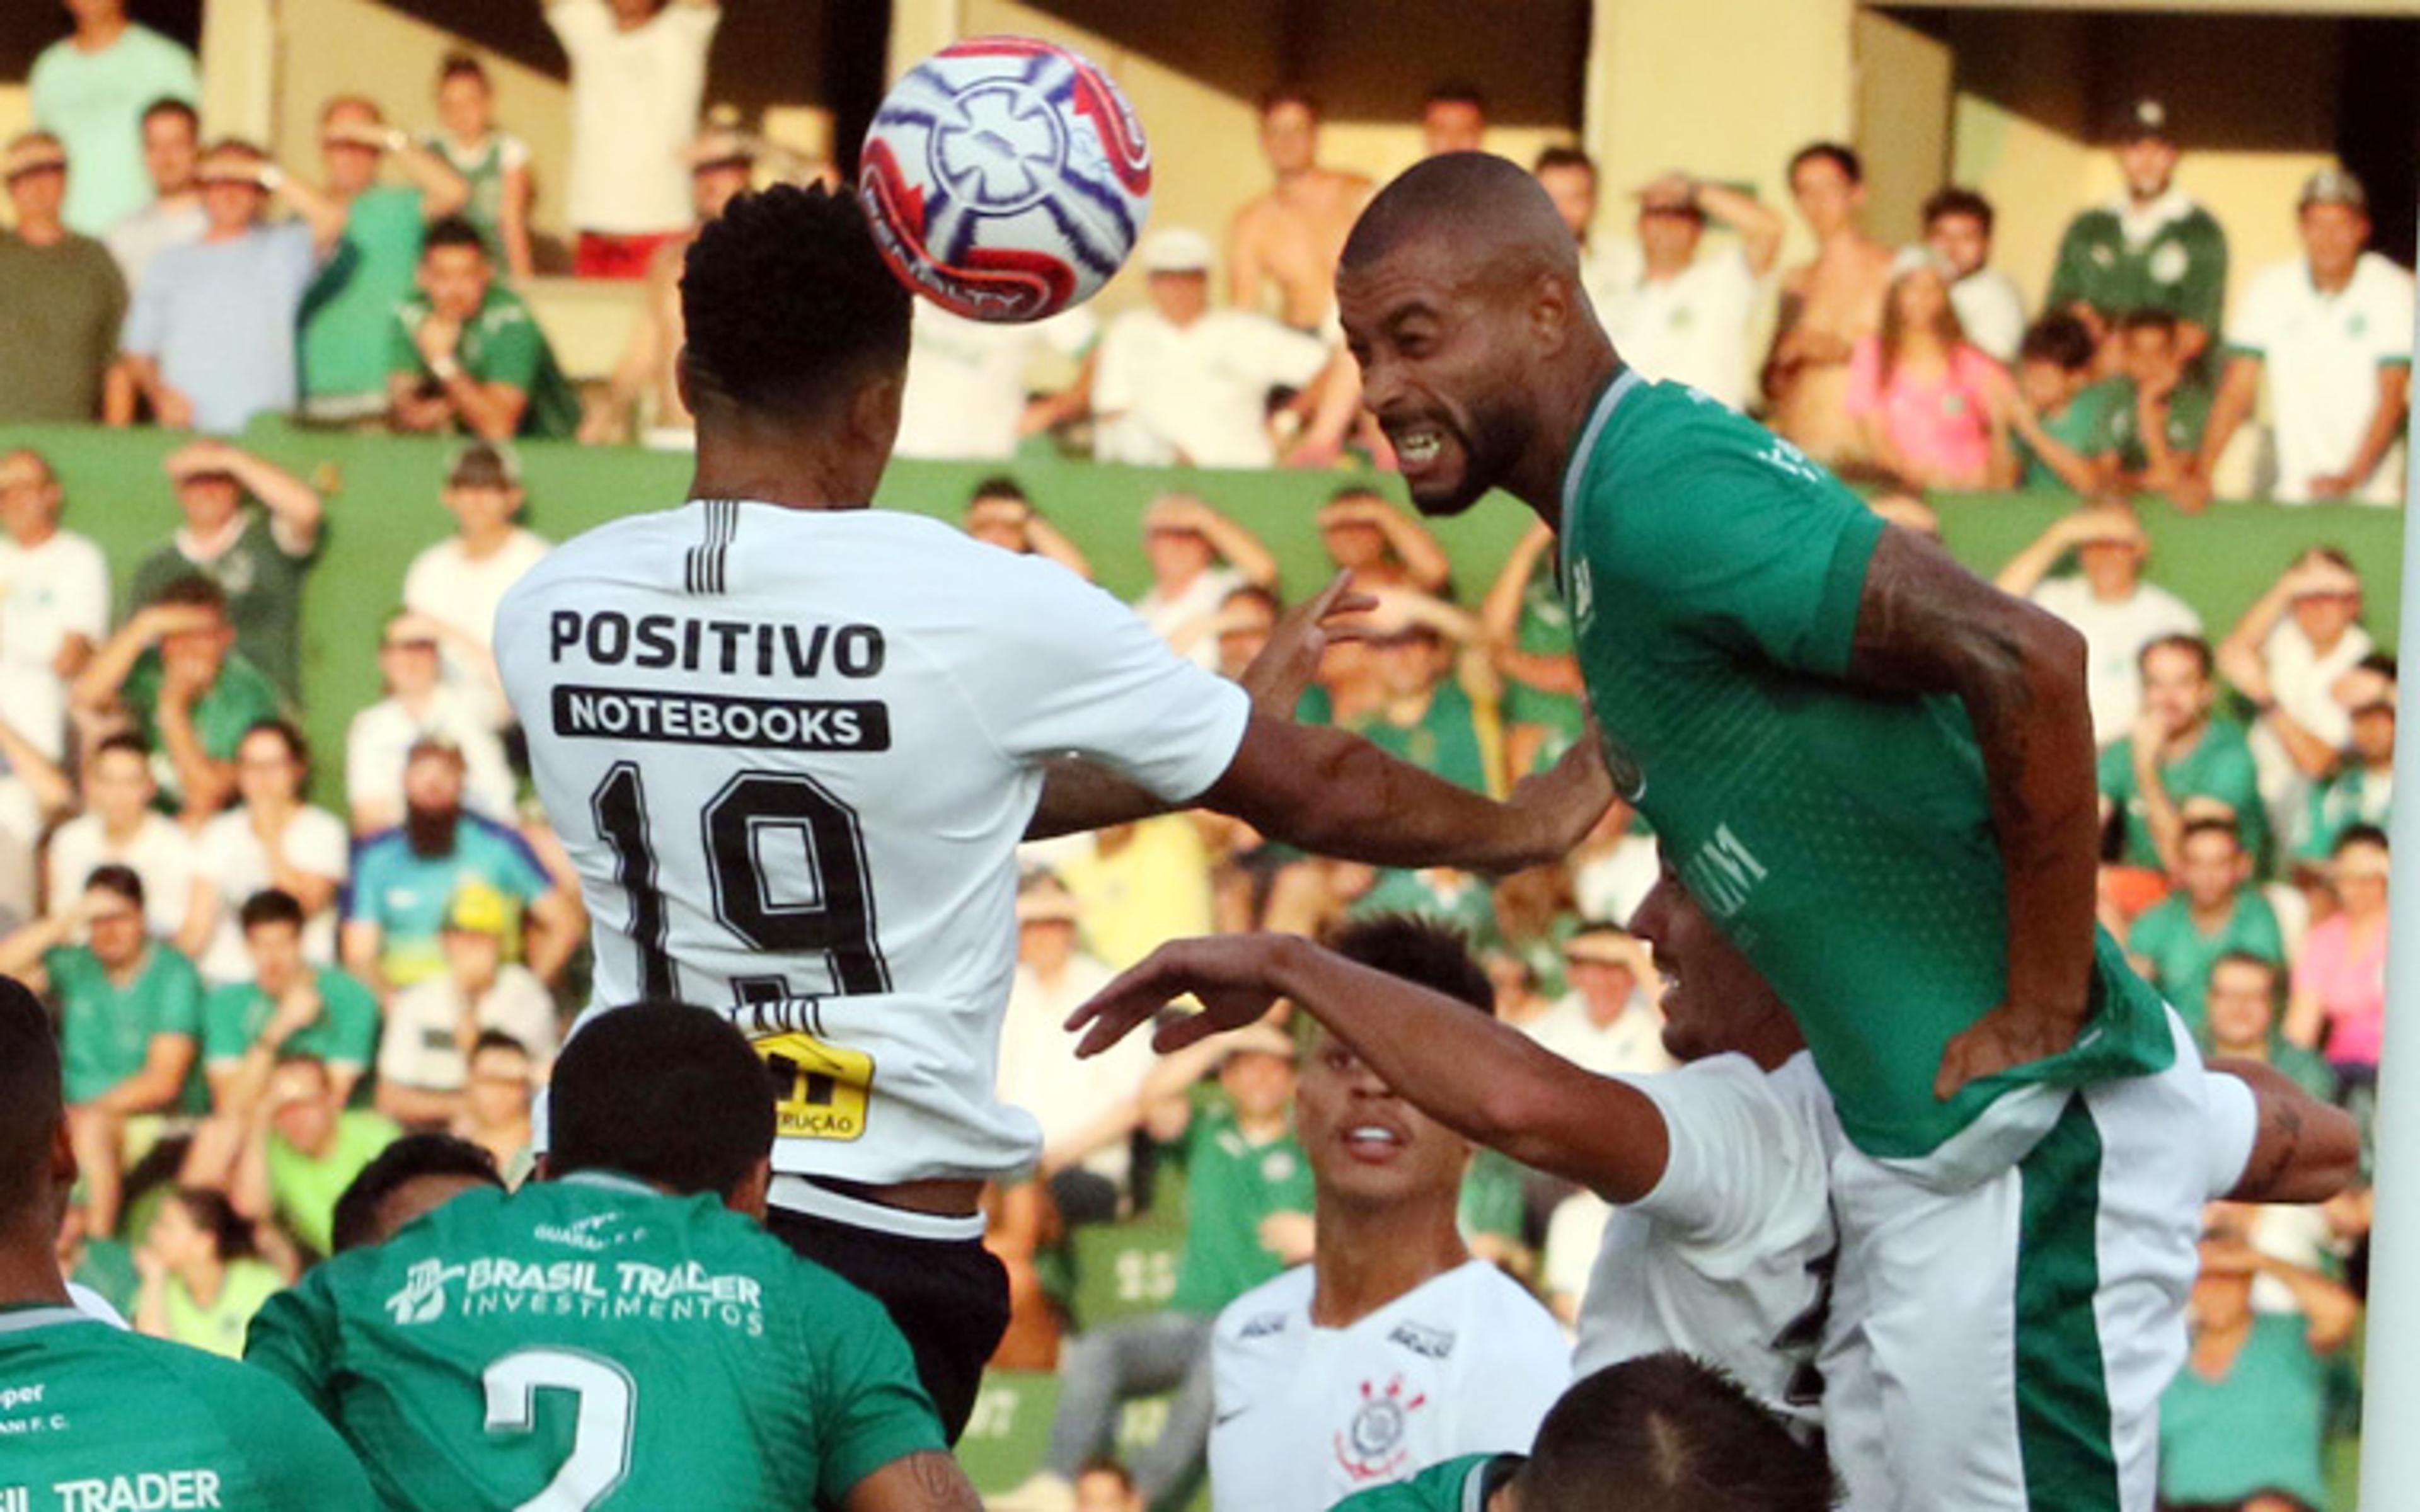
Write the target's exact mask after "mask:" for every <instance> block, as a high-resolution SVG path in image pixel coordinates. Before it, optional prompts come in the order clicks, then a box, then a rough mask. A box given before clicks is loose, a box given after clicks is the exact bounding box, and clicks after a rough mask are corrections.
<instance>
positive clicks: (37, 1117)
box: [0, 978, 371, 1512]
mask: <svg viewBox="0 0 2420 1512" xmlns="http://www.w3.org/2000/svg"><path fill="white" fill-rule="evenodd" d="M75 1179H76V1163H75V1153H74V1149H73V1147H72V1146H71V1145H70V1142H69V1138H68V1127H67V1110H66V1105H65V1103H64V1101H63V1094H62V1090H61V1087H60V1077H59V1054H58V1041H57V1040H56V1038H55V1037H54V1034H53V1032H52V1029H51V1023H50V1018H49V1015H48V1014H46V1013H45V1012H43V1011H42V1005H41V1004H40V1003H39V1002H38V1001H36V1000H35V998H34V995H33V994H31V993H29V992H27V991H26V990H25V989H24V988H23V986H22V985H20V984H19V983H17V982H16V981H14V980H9V979H7V978H0V1512H37V1509H40V1512H52V1509H57V1512H101V1509H103V1508H116V1507H130V1508H132V1507H163V1508H164V1507H193V1508H211V1507H225V1508H237V1507H243V1508H256V1509H260V1512H289V1509H290V1512H320V1509H322V1508H330V1509H350V1508H358V1507H367V1506H369V1505H370V1504H371V1503H370V1490H369V1485H368V1483H367V1482H366V1481H365V1480H364V1479H363V1478H362V1471H361V1467H360V1466H359V1465H358V1464H356V1463H354V1461H353V1457H352V1456H351V1455H350V1454H349V1453H348V1452H347V1451H346V1449H345V1445H344V1443H343V1442H342V1441H341V1440H339V1439H338V1438H337V1437H336V1435H335V1434H334V1433H333V1432H331V1431H329V1428H328V1426H327V1425H326V1424H325V1423H322V1422H320V1421H319V1420H318V1418H317V1417H315V1416H313V1415H312V1413H311V1412H310V1410H309V1409H308V1408H307V1407H305V1406H304V1405H303V1404H302V1402H301V1401H299V1400H297V1399H296V1398H295V1396H294V1394H293V1393H292V1392H290V1391H288V1390H287V1389H286V1388H285V1387H284V1386H282V1385H280V1384H278V1383H277V1382H276V1381H271V1380H270V1379H269V1378H267V1377H266V1376H263V1375H261V1374H260V1373H259V1372H258V1371H256V1370H248V1369H246V1368H244V1367H243V1366H242V1365H238V1364H236V1363H235V1362H234V1361H232V1360H223V1359H220V1358H219V1357H218V1356H216V1355H211V1354H205V1353H203V1352H202V1351H201V1350H190V1349H187V1348H185V1347H184V1346H182V1345H178V1344H171V1343H168V1342H167V1341H165V1340H163V1339H153V1338H145V1337H143V1336H142V1335H135V1334H130V1333H126V1332H124V1331H123V1330H122V1329H119V1328H115V1327H112V1326H111V1325H109V1324H107V1323H104V1322H101V1321H98V1320H96V1319H92V1318H89V1317H87V1316H85V1314H83V1313H81V1312H79V1311H77V1310H76V1309H75V1307H74V1306H73V1305H72V1304H70V1302H69V1300H68V1289H67V1284H66V1282H65V1281H63V1280H62V1279H61V1278H60V1275H59V1262H58V1256H57V1254H56V1252H55V1250H54V1248H53V1245H54V1241H55V1240H56V1237H57V1235H58V1231H59V1222H60V1219H61V1217H62V1216H63V1215H64V1214H65V1213H66V1211H67V1206H68V1194H69V1192H70V1189H71V1188H72V1187H73V1186H74V1185H75Z"/></svg>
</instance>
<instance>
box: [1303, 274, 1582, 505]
mask: <svg viewBox="0 0 2420 1512" xmlns="http://www.w3.org/2000/svg"><path fill="white" fill-rule="evenodd" d="M1456 261H1457V259H1456V258H1455V257H1454V255H1452V253H1451V252H1450V250H1449V248H1448V247H1446V246H1444V245H1442V244H1440V242H1438V241H1436V240H1428V239H1412V240H1406V241H1404V242H1402V243H1399V244H1398V245H1397V246H1396V247H1394V248H1393V249H1392V250H1391V251H1389V252H1388V253H1387V254H1386V255H1384V256H1381V257H1378V258H1376V259H1374V260H1373V261H1371V262H1369V263H1367V264H1364V265H1361V266H1358V267H1345V268H1342V269H1339V270H1338V271H1337V274H1336V297H1337V304H1338V308H1339V311H1340V313H1341V315H1342V319H1343V322H1344V340H1345V344H1346V346H1347V347H1350V348H1351V350H1352V352H1353V360H1354V361H1355V362H1356V363H1359V364H1360V367H1361V402H1362V403H1363V404H1365V405H1367V406H1369V408H1370V411H1371V413H1373V414H1374V415H1376V416H1377V417H1378V424H1379V425H1380V426H1381V427H1382V428H1383V429H1384V430H1385V431H1386V433H1387V440H1388V443H1389V444H1391V445H1392V446H1393V447H1394V448H1395V455H1396V458H1397V460H1398V462H1399V464H1400V465H1401V467H1402V469H1403V473H1404V484H1405V486H1407V487H1409V489H1410V490H1411V495H1412V502H1413V503H1414V504H1415V505H1417V506H1419V511H1420V513H1421V514H1423V515H1431V516H1441V515H1459V514H1461V513H1462V512H1463V511H1464V510H1466V509H1468V508H1469V507H1470V506H1471V505H1472V504H1473V503H1475V502H1477V501H1478V500H1479V497H1480V496H1481V494H1484V493H1485V492H1487V490H1488V489H1490V488H1492V487H1494V486H1497V484H1498V483H1500V482H1501V481H1503V478H1504V476H1505V474H1506V472H1507V471H1509V470H1510V468H1511V467H1512V462H1513V460H1514V458H1516V457H1517V456H1518V455H1520V453H1521V450H1522V448H1523V446H1524V445H1525V444H1527V437H1528V430H1529V427H1528V424H1527V423H1526V415H1527V411H1528V398H1529V390H1530V388H1531V387H1532V385H1533V384H1534V383H1535V382H1536V374H1535V372H1534V371H1533V370H1532V368H1531V364H1530V362H1529V356H1530V354H1529V352H1528V346H1529V344H1530V341H1529V329H1528V313H1529V312H1528V309H1527V307H1526V301H1523V300H1522V299H1521V298H1519V297H1518V294H1517V292H1515V291H1512V290H1508V289H1506V288H1503V287H1502V286H1500V283H1501V281H1493V282H1491V281H1490V280H1488V279H1486V278H1484V277H1482V276H1481V275H1480V274H1479V273H1478V271H1477V270H1474V269H1472V268H1471V267H1470V265H1469V264H1468V262H1467V261H1466V260H1464V261H1462V262H1461V266H1459V267H1457V266H1455V263H1456Z"/></svg>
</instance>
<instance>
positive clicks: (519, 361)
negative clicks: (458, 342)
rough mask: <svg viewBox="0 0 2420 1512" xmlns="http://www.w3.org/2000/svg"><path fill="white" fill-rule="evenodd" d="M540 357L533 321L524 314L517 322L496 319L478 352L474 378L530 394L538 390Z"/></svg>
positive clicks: (540, 346) (539, 340) (541, 345)
mask: <svg viewBox="0 0 2420 1512" xmlns="http://www.w3.org/2000/svg"><path fill="white" fill-rule="evenodd" d="M543 353H544V341H543V339H542V338H541V337H540V336H539V334H538V329H537V322H536V321H535V320H533V319H531V318H530V317H529V316H527V315H526V314H524V315H522V316H520V318H518V319H511V318H506V319H499V320H497V321H495V323H494V325H493V327H492V328H491V329H490V330H489V333H488V339H487V341H486V343H485V344H484V345H483V346H482V347H480V349H479V365H478V370H477V372H476V373H475V374H473V377H475V378H478V379H479V381H481V382H482V383H508V384H510V385H512V386H513V387H514V388H516V389H519V390H520V391H521V393H531V392H532V391H534V390H535V388H536V387H537V375H538V368H539V366H540V365H541V359H542V356H543Z"/></svg>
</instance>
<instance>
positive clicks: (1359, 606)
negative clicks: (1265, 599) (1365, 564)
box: [1239, 571, 1378, 721]
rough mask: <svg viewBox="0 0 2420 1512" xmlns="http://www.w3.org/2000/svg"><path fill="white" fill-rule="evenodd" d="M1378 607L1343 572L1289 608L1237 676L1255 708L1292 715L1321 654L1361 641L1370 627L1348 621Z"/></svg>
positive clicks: (1265, 712)
mask: <svg viewBox="0 0 2420 1512" xmlns="http://www.w3.org/2000/svg"><path fill="white" fill-rule="evenodd" d="M1377 607H1378V601H1377V600H1376V599H1375V598H1373V597H1372V596H1371V595H1370V594H1357V593H1355V592H1353V574H1352V573H1351V572H1349V571H1346V572H1340V573H1338V574H1337V575H1336V576H1335V577H1334V578H1332V579H1328V583H1327V586H1326V587H1325V588H1323V589H1321V590H1320V591H1319V592H1318V594H1315V595H1313V596H1312V597H1311V598H1309V599H1306V600H1304V601H1303V602H1302V603H1299V604H1296V605H1295V607H1294V608H1292V609H1288V610H1286V612H1285V613H1284V615H1282V616H1281V617H1280V619H1279V620H1278V623H1277V624H1276V625H1274V626H1272V627H1271V628H1270V630H1269V640H1268V644H1266V645H1264V646H1263V647H1262V648H1261V654H1260V655H1259V656H1254V657H1253V658H1252V660H1251V665H1249V666H1248V667H1246V668H1245V669H1244V675H1243V676H1242V677H1241V678H1240V679H1239V681H1240V682H1242V684H1243V685H1244V691H1245V692H1247V693H1249V694H1250V695H1251V696H1252V710H1253V712H1254V713H1256V714H1259V715H1261V716H1262V717H1264V718H1270V719H1284V720H1288V721H1291V720H1292V719H1293V718H1294V711H1295V704H1297V703H1299V702H1302V695H1303V693H1304V691H1305V690H1306V689H1308V688H1309V687H1311V682H1312V680H1313V679H1315V678H1317V677H1318V675H1319V663H1320V658H1321V657H1323V656H1326V655H1327V648H1328V647H1329V646H1332V645H1334V644H1336V643H1337V642H1338V641H1340V640H1360V639H1361V638H1362V637H1363V636H1364V635H1365V634H1366V633H1367V631H1366V630H1365V628H1364V627H1363V626H1361V625H1353V624H1349V623H1347V620H1348V617H1349V616H1352V615H1356V614H1366V613H1368V612H1369V611H1370V610H1372V609H1375V608H1377Z"/></svg>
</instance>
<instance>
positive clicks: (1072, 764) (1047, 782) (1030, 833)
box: [1025, 756, 1173, 840]
mask: <svg viewBox="0 0 2420 1512" xmlns="http://www.w3.org/2000/svg"><path fill="white" fill-rule="evenodd" d="M1172 807H1173V806H1172V805H1171V804H1170V803H1169V802H1168V801H1167V800H1166V799H1164V798H1162V797H1161V796H1159V795H1157V794H1156V793H1154V792H1152V791H1151V790H1150V789H1149V788H1146V787H1144V786H1143V785H1142V784H1140V782H1134V781H1129V780H1128V779H1125V778H1123V777H1120V776H1119V775H1118V774H1117V773H1115V772H1112V771H1110V770H1109V768H1107V767H1105V766H1098V765H1095V764H1093V763H1091V762H1088V761H1085V760H1084V759H1083V758H1082V757H1080V756H1063V757H1061V758H1059V759H1058V760H1056V761H1054V762H1051V763H1050V764H1048V765H1047V767H1045V768H1044V770H1043V778H1042V799H1041V802H1040V803H1038V804H1037V805H1035V807H1034V810H1033V817H1032V818H1031V819H1029V820H1027V821H1026V823H1025V838H1026V839H1027V840H1054V839H1056V838H1058V837H1059V836H1061V835H1080V834H1084V833H1086V832H1088V831H1091V830H1095V829H1108V828H1109V827H1111V826H1112V825H1130V824H1133V823H1135V822H1136V821H1138V820H1142V819H1151V818H1156V817H1157V816H1158V815H1160V814H1164V813H1167V812H1169V811H1170V810H1171V808H1172Z"/></svg>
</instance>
